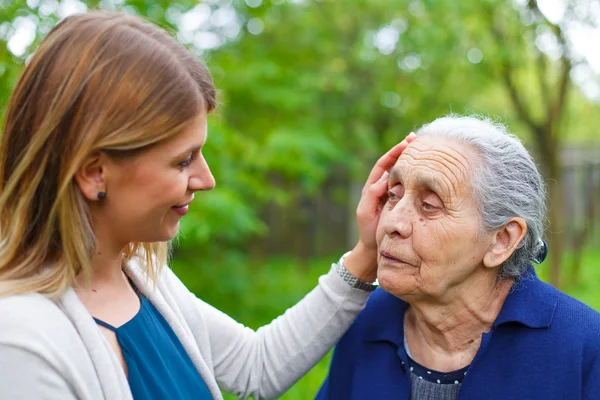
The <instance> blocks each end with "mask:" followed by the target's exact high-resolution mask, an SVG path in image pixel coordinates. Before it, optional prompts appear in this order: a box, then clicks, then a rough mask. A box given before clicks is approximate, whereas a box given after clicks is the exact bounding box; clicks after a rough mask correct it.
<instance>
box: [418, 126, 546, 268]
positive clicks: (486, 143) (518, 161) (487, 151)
mask: <svg viewBox="0 0 600 400" xmlns="http://www.w3.org/2000/svg"><path fill="white" fill-rule="evenodd" d="M416 134H417V136H435V137H441V138H446V139H450V140H455V141H458V142H459V143H462V144H466V145H468V146H471V147H472V148H474V149H475V150H476V151H477V153H478V158H479V163H478V164H476V167H475V168H474V171H473V181H472V187H473V194H474V197H475V200H476V201H477V203H478V207H479V212H480V214H481V216H482V221H483V225H484V226H483V228H484V229H486V230H494V229H497V228H500V227H502V226H504V225H505V224H507V223H508V221H509V220H510V219H511V218H514V217H521V218H523V219H524V220H525V221H526V223H527V233H526V235H525V237H524V238H523V240H522V241H521V243H519V245H518V247H517V249H516V250H515V251H514V252H513V254H512V255H511V256H510V257H509V258H508V259H507V260H506V261H505V262H504V263H503V264H502V266H501V268H500V271H499V276H500V277H501V278H518V277H520V276H522V275H523V274H524V273H525V271H526V270H527V268H528V266H529V265H530V263H531V261H533V260H535V259H536V258H537V257H538V255H539V253H540V251H541V247H542V246H543V242H542V235H543V233H544V228H545V223H546V185H545V184H544V181H543V179H542V176H541V175H540V173H539V171H538V169H537V167H536V165H535V163H534V161H533V159H532V157H531V155H530V154H529V153H528V152H527V150H526V149H525V147H524V146H523V144H522V143H521V141H520V140H519V139H518V138H517V137H516V136H515V135H513V134H511V133H510V132H509V131H508V129H507V128H506V126H504V125H502V124H500V123H496V122H493V121H491V120H490V119H488V118H482V117H479V116H469V117H460V116H455V115H450V116H447V117H443V118H438V119H436V120H435V121H433V122H431V123H430V124H427V125H424V126H423V127H422V128H421V129H419V130H418V131H417V132H416Z"/></svg>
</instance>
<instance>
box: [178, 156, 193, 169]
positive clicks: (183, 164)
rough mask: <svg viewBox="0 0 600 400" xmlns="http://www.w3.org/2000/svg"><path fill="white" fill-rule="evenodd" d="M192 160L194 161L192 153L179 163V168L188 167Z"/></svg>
mask: <svg viewBox="0 0 600 400" xmlns="http://www.w3.org/2000/svg"><path fill="white" fill-rule="evenodd" d="M192 161H194V157H193V155H190V156H189V157H188V158H186V159H185V160H184V161H182V162H180V163H179V166H180V167H181V168H185V167H189V166H190V164H192Z"/></svg>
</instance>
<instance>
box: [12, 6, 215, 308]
mask: <svg viewBox="0 0 600 400" xmlns="http://www.w3.org/2000/svg"><path fill="white" fill-rule="evenodd" d="M215 106H216V102H215V89H214V86H213V84H212V80H211V78H210V75H209V73H208V71H207V69H206V67H205V66H204V64H202V63H201V62H200V61H199V60H197V59H196V58H195V57H194V56H193V55H192V54H191V53H190V52H189V51H188V50H187V49H185V47H183V46H182V45H181V44H179V43H178V42H177V41H176V40H175V39H174V38H173V37H172V36H170V35H169V34H167V33H166V32H165V31H163V30H161V29H159V28H157V27H156V26H154V25H152V24H150V23H148V22H145V21H143V20H141V19H139V18H137V17H133V16H128V15H124V14H118V13H109V12H91V13H88V14H83V15H77V16H72V17H69V18H66V19H64V20H63V21H61V22H60V23H59V24H58V25H57V26H56V27H55V28H54V29H53V30H52V31H51V32H50V33H49V34H48V36H47V37H46V38H45V39H44V40H43V41H42V43H41V45H40V47H39V48H38V49H37V51H36V52H35V54H34V55H33V57H32V58H31V60H30V61H29V63H28V65H27V66H26V67H25V69H24V71H23V73H22V76H21V77H20V79H19V81H18V83H17V85H16V88H15V90H14V91H13V93H12V95H11V98H10V101H9V104H8V107H7V111H6V117H5V122H4V129H3V134H2V138H1V142H0V296H7V295H11V294H18V293H31V292H37V293H42V294H46V295H48V296H57V295H60V293H62V292H63V291H64V290H65V289H66V288H67V287H68V286H70V285H72V284H73V283H74V280H75V278H76V276H77V275H78V274H80V273H81V274H83V276H84V278H86V279H89V277H90V276H91V273H92V269H91V268H92V267H91V256H92V252H93V249H94V243H95V242H94V241H95V239H94V232H93V230H92V226H91V222H90V217H89V212H88V206H87V203H86V201H85V198H84V196H83V194H82V193H81V192H80V190H79V188H78V186H77V184H76V183H75V181H74V175H75V173H76V171H77V170H78V169H79V168H80V166H81V165H82V163H83V162H84V160H85V159H86V158H87V157H89V156H90V155H92V154H94V153H96V152H104V153H106V154H108V155H109V156H112V157H132V156H135V155H136V154H138V153H139V152H140V151H142V150H144V149H147V148H148V147H150V146H152V145H154V144H156V143H159V142H161V141H163V140H165V139H167V138H170V137H173V136H174V135H177V134H178V133H180V132H182V131H183V130H185V129H186V128H187V127H188V126H190V124H191V123H193V121H194V118H195V117H197V116H198V115H199V114H200V113H201V112H203V111H206V112H210V111H212V110H213V109H214V108H215ZM134 255H138V256H140V257H142V258H143V259H144V261H145V265H146V273H147V275H148V276H149V278H150V279H152V280H155V278H156V276H157V275H158V273H159V272H160V268H161V267H162V265H164V264H165V263H166V261H167V256H168V244H167V243H130V244H129V246H128V247H127V248H126V249H125V250H124V254H123V256H124V259H125V260H128V259H130V258H131V257H133V256H134Z"/></svg>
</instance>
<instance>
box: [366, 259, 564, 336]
mask: <svg viewBox="0 0 600 400" xmlns="http://www.w3.org/2000/svg"><path fill="white" fill-rule="evenodd" d="M377 292H379V293H378V297H379V301H377V305H376V307H374V308H373V310H374V311H373V312H371V313H369V314H368V319H369V321H368V325H369V328H368V329H367V331H366V332H365V337H364V339H365V341H367V342H378V341H387V342H392V343H394V344H396V345H397V346H398V347H401V346H402V345H403V340H404V334H403V332H404V313H405V312H406V309H407V308H408V306H409V304H408V303H406V302H405V301H403V300H400V299H398V298H396V297H394V296H393V295H391V294H389V293H387V292H385V291H383V289H381V288H380V289H377ZM557 302H558V291H557V290H556V289H554V288H553V287H552V286H550V285H548V284H546V283H544V282H542V281H541V280H540V279H539V278H538V277H537V275H536V273H535V271H534V269H533V267H532V266H529V268H528V269H527V271H526V272H525V274H524V275H523V276H522V277H521V278H519V279H518V280H517V281H516V282H515V284H514V285H513V287H512V289H511V291H510V293H509V294H508V296H507V297H506V300H505V301H504V305H503V306H502V309H501V310H500V314H498V317H497V318H496V320H495V321H494V323H493V325H492V327H493V328H497V327H498V326H500V325H503V324H507V323H517V324H520V325H523V326H525V327H527V328H531V329H542V328H548V327H549V326H550V325H551V324H552V320H553V318H554V311H555V309H556V305H557ZM367 307H368V306H367Z"/></svg>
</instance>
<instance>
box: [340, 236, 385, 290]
mask: <svg viewBox="0 0 600 400" xmlns="http://www.w3.org/2000/svg"><path fill="white" fill-rule="evenodd" d="M344 266H345V267H346V269H347V270H348V272H350V273H351V274H352V275H354V276H355V277H357V278H358V279H360V280H361V281H364V282H375V280H376V279H377V250H376V249H368V248H366V247H365V246H364V245H363V243H362V242H358V243H357V244H356V246H355V247H354V249H352V251H351V252H350V253H349V254H348V255H347V256H346V257H344Z"/></svg>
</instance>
